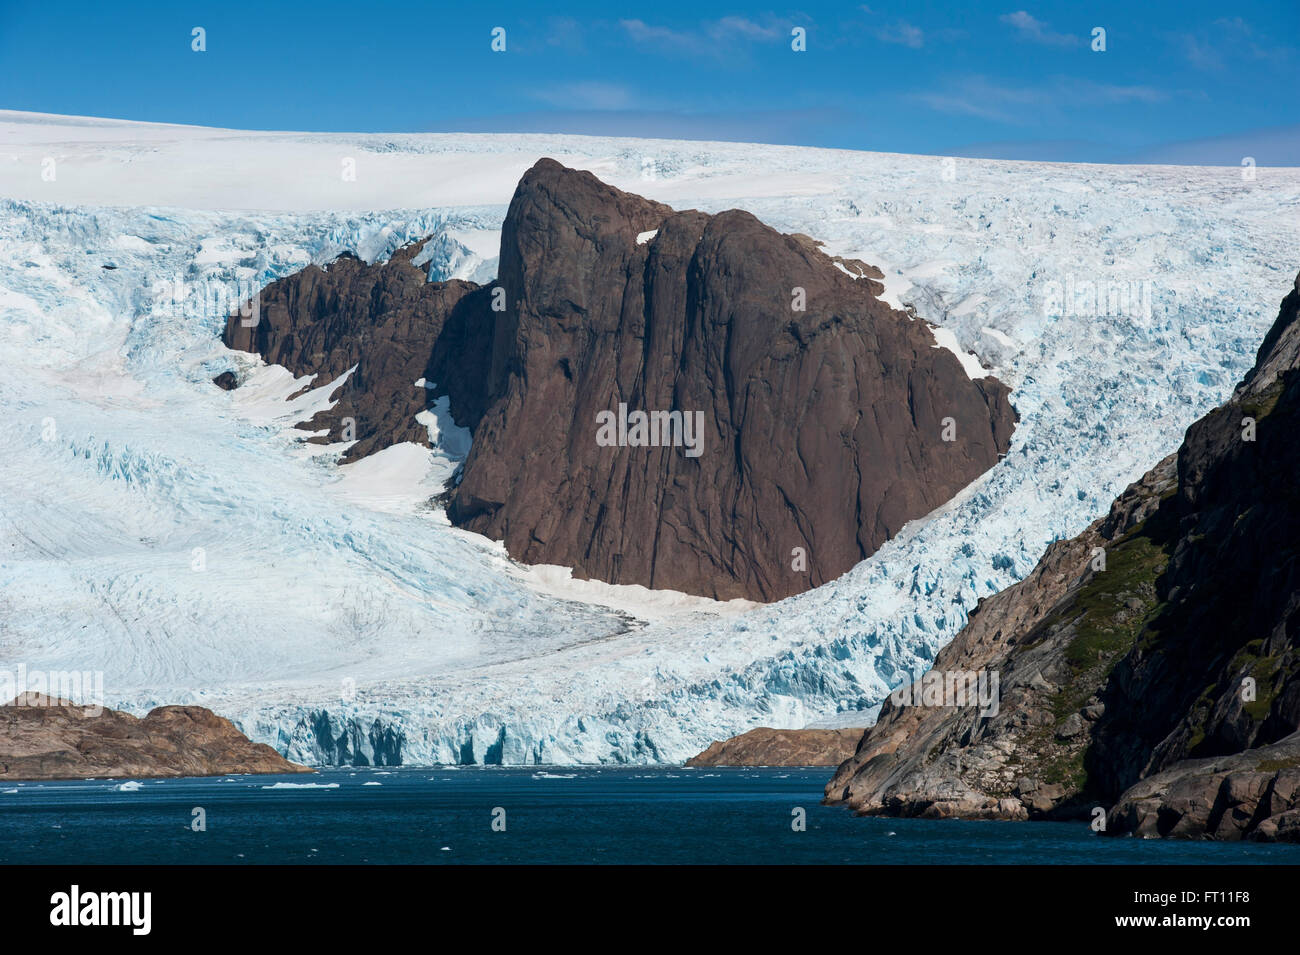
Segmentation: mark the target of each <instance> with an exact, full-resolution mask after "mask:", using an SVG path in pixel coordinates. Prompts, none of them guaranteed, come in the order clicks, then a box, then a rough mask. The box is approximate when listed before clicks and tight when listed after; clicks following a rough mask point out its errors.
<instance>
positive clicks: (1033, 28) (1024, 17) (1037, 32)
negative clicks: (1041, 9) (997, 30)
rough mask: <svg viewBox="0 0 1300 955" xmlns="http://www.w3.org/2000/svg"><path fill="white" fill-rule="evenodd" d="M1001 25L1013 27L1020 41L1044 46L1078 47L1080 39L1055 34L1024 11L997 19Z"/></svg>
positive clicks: (1068, 35)
mask: <svg viewBox="0 0 1300 955" xmlns="http://www.w3.org/2000/svg"><path fill="white" fill-rule="evenodd" d="M998 19H999V20H1001V21H1002V22H1003V23H1005V24H1007V25H1008V26H1010V27H1014V28H1015V30H1016V33H1017V34H1018V35H1019V37H1020V39H1022V40H1028V41H1030V42H1031V43H1042V44H1045V45H1046V46H1078V45H1079V44H1080V43H1082V42H1083V40H1082V38H1080V37H1077V36H1074V35H1073V34H1070V33H1056V32H1054V31H1052V30H1050V29H1048V27H1047V24H1046V23H1044V22H1043V21H1042V20H1039V19H1038V18H1037V17H1035V16H1033V15H1032V14H1030V13H1028V12H1027V11H1025V10H1017V11H1016V12H1015V13H1004V14H1002V16H1000V17H998Z"/></svg>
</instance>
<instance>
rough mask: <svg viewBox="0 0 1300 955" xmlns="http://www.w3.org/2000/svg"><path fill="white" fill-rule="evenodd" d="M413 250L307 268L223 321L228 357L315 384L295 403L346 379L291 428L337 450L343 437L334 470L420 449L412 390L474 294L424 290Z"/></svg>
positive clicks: (449, 288)
mask: <svg viewBox="0 0 1300 955" xmlns="http://www.w3.org/2000/svg"><path fill="white" fill-rule="evenodd" d="M423 246H424V242H414V243H412V244H410V245H407V246H405V247H403V248H401V249H398V250H397V251H396V252H394V253H393V255H392V256H391V257H390V258H389V259H388V261H387V262H383V263H376V264H374V265H367V264H366V263H365V262H363V261H362V260H361V259H359V258H357V257H356V256H355V255H352V254H350V253H344V254H343V255H340V256H339V257H338V258H336V259H335V260H334V261H333V262H330V263H329V264H328V265H326V266H325V267H324V268H321V267H319V266H316V265H309V266H307V268H305V269H303V270H302V271H300V272H295V273H294V274H293V275H291V276H288V277H287V278H284V279H280V280H279V281H277V282H273V283H271V284H270V285H268V286H267V287H266V288H265V289H263V290H262V292H261V295H260V302H259V308H258V310H257V311H256V312H254V313H253V314H252V315H249V316H244V315H241V314H239V313H238V312H236V313H235V314H234V315H231V316H229V317H228V318H227V319H226V331H225V335H224V336H223V341H224V342H225V343H226V345H227V346H228V347H229V348H233V349H236V350H238V351H247V352H254V353H256V354H259V355H261V356H262V358H263V359H264V360H265V361H266V362H267V363H268V364H273V365H283V366H284V367H285V368H287V369H289V371H291V372H293V374H294V375H295V376H296V377H302V376H304V375H314V376H315V378H314V379H313V380H312V381H311V383H310V384H309V385H306V386H304V388H302V389H300V391H299V392H298V394H300V393H301V392H302V391H306V390H307V389H308V388H319V387H321V386H323V385H328V384H330V383H331V382H333V381H336V380H337V379H339V378H340V377H342V376H343V375H345V374H347V373H348V372H349V370H352V373H351V374H350V375H348V377H347V379H346V381H344V382H343V383H341V384H340V385H339V386H338V387H337V388H336V389H335V391H334V392H333V393H332V394H331V396H330V397H331V399H332V400H334V401H335V402H336V403H335V404H334V405H333V407H331V408H330V409H329V410H328V411H323V412H321V413H320V414H318V415H316V416H315V417H314V418H312V419H311V420H309V421H306V422H303V423H302V425H301V426H302V427H303V428H305V429H307V430H310V431H320V432H325V433H324V434H321V435H319V436H318V437H315V438H312V439H311V440H312V441H314V442H316V443H320V444H329V443H334V442H341V441H345V440H347V439H348V437H349V429H350V436H351V437H352V438H353V439H354V440H355V441H356V443H355V444H353V445H352V446H351V447H350V448H349V449H348V451H347V452H346V453H345V455H344V457H343V461H344V462H348V461H355V460H357V459H359V458H362V457H365V456H366V455H367V454H371V453H373V452H375V451H378V450H380V449H382V448H385V447H388V446H389V445H391V444H396V443H398V442H401V441H413V442H416V443H418V444H424V445H427V444H428V443H429V440H428V430H427V429H426V428H425V427H424V425H422V424H420V423H419V422H418V421H416V420H415V416H416V415H417V414H419V413H420V412H421V411H424V410H425V408H426V407H427V406H428V404H429V399H428V395H427V392H426V390H425V389H424V388H422V387H417V385H416V382H417V381H418V380H419V379H420V378H422V377H423V376H424V371H425V366H426V365H427V363H428V361H429V355H430V354H431V353H432V351H433V347H434V343H435V342H436V341H437V338H438V335H439V333H440V332H441V331H442V328H443V325H444V323H445V322H446V321H447V320H448V318H449V317H450V316H451V315H452V314H453V313H454V312H455V311H456V308H457V306H459V305H460V304H461V302H462V300H463V299H465V298H466V297H467V296H470V295H471V293H474V292H475V291H476V290H478V286H476V285H474V283H472V282H462V281H458V280H453V281H450V282H430V281H429V280H428V276H427V275H426V274H425V272H424V270H423V269H421V268H419V267H418V266H415V265H412V264H411V260H412V259H413V258H416V257H417V256H418V255H419V253H420V251H421V249H422V248H423ZM353 369H355V370H353ZM232 378H233V376H232ZM228 384H233V382H228ZM222 387H226V385H222ZM227 390H229V389H227Z"/></svg>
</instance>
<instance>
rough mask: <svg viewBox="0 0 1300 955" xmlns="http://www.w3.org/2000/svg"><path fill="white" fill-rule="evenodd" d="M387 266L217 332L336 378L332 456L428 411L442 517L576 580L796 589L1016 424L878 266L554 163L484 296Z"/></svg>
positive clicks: (349, 265) (319, 285)
mask: <svg viewBox="0 0 1300 955" xmlns="http://www.w3.org/2000/svg"><path fill="white" fill-rule="evenodd" d="M394 260H395V261H393V262H390V263H388V264H386V265H376V266H366V265H364V264H363V263H359V262H357V261H355V260H345V261H340V262H335V263H334V264H332V265H331V266H330V267H329V268H328V269H326V270H320V269H314V270H313V269H308V270H306V271H305V272H303V273H299V275H297V276H293V277H291V278H290V279H287V280H285V281H284V282H282V283H277V284H276V285H274V286H271V288H270V289H268V290H267V291H268V293H269V294H267V293H264V295H263V302H262V316H263V317H262V321H261V323H260V324H259V325H258V326H256V327H255V328H254V329H251V330H250V329H243V328H241V327H239V321H238V316H236V317H233V318H232V319H231V321H230V324H229V325H228V327H227V335H226V342H227V344H229V345H231V347H235V348H243V349H245V350H253V351H257V352H259V353H260V354H262V356H263V357H264V358H265V359H266V360H267V361H269V362H277V363H281V364H288V367H290V368H291V369H292V370H294V371H295V372H297V373H307V372H314V373H316V374H318V375H319V376H320V377H319V378H318V379H317V381H316V384H320V383H322V382H323V381H325V380H332V379H331V376H338V375H341V374H343V373H344V372H346V371H347V370H348V369H349V368H350V367H352V365H353V364H355V365H356V366H357V370H356V371H355V372H354V373H353V375H352V376H351V377H350V378H349V379H348V381H347V384H346V385H345V386H344V387H343V390H342V392H341V398H340V403H339V405H338V406H337V407H336V408H335V409H334V410H333V411H331V412H330V413H329V415H328V417H329V419H330V420H338V419H339V417H340V416H341V415H343V414H344V413H348V414H352V415H353V416H354V417H357V419H358V422H359V423H361V424H362V427H361V430H360V432H359V433H360V434H363V435H365V437H363V438H362V441H361V442H360V443H359V444H358V445H356V446H354V448H353V449H352V450H351V451H350V452H349V455H350V456H352V457H355V456H357V455H359V454H362V453H368V452H369V451H371V450H375V449H377V448H378V447H382V446H383V445H384V444H386V443H389V442H392V441H397V440H412V439H416V440H421V439H422V438H421V436H420V435H418V434H416V432H417V431H419V430H421V429H420V428H419V427H418V426H416V425H414V424H412V423H411V422H412V419H413V417H414V414H415V413H416V412H417V411H419V410H421V408H422V405H420V401H421V400H429V399H436V398H438V397H441V396H444V395H445V396H447V397H448V398H449V400H450V410H451V414H452V416H453V418H454V419H455V420H456V422H457V423H458V424H459V425H461V426H464V427H468V428H471V429H472V431H473V447H472V449H471V451H470V454H469V457H468V459H467V460H466V461H465V464H464V467H463V470H462V472H461V474H460V479H459V481H458V483H456V485H455V487H454V488H453V489H452V490H451V491H450V493H449V495H448V498H447V502H446V503H447V513H448V516H449V517H450V519H451V520H452V522H453V523H455V524H457V525H459V526H461V527H464V528H467V529H469V530H473V531H477V532H479V533H481V534H484V535H486V536H488V537H491V538H493V539H496V540H501V541H504V542H505V545H506V548H507V550H508V551H509V553H510V554H511V556H513V557H515V558H516V559H518V560H521V561H523V562H525V563H548V564H560V565H563V566H567V567H572V568H573V569H574V574H575V576H576V577H579V578H596V579H599V580H604V581H608V582H611V583H619V584H641V585H644V586H647V587H654V588H664V589H672V590H680V591H685V592H688V593H692V594H701V595H704V596H708V597H715V598H722V599H727V598H732V597H746V598H750V599H755V600H775V599H778V598H781V597H785V596H789V595H790V594H794V593H798V592H801V591H803V590H807V589H809V588H811V587H815V586H817V585H819V584H822V583H825V582H826V581H829V580H831V579H833V578H835V577H837V576H839V575H840V574H843V573H844V572H845V571H847V570H848V569H849V568H851V567H852V566H853V565H854V564H856V563H857V562H858V561H860V560H862V559H863V558H864V557H867V556H869V555H870V554H871V553H873V552H874V551H875V550H876V549H877V548H879V547H880V545H881V544H883V543H884V542H885V541H886V540H888V539H889V538H890V537H891V536H892V535H894V534H896V533H897V532H898V531H899V530H900V529H901V528H902V526H903V525H904V524H905V523H906V522H907V521H909V520H912V519H914V518H918V517H921V516H923V515H925V514H926V513H928V512H929V511H931V510H933V509H934V508H935V507H937V506H938V505H940V504H942V503H944V502H945V501H947V500H948V499H950V498H951V497H952V495H953V494H955V493H956V492H957V491H958V490H960V489H961V488H963V487H965V486H966V485H967V484H969V483H970V482H971V481H972V480H974V479H975V478H976V477H978V476H979V475H980V474H982V473H983V472H984V471H986V470H988V468H990V467H991V466H992V465H993V464H994V463H996V461H997V459H998V456H999V454H1001V453H1003V452H1005V451H1006V448H1007V446H1008V444H1009V441H1010V436H1011V432H1012V429H1013V427H1014V424H1015V420H1016V416H1015V412H1014V411H1013V410H1012V408H1011V406H1010V404H1009V402H1008V398H1007V396H1008V390H1007V388H1006V387H1005V386H1004V385H1003V384H1001V383H1000V382H998V381H996V380H995V379H993V378H981V379H975V380H972V379H971V378H970V377H969V376H968V374H967V373H966V372H965V371H964V369H963V368H962V366H961V363H960V362H959V361H958V359H957V358H956V356H954V355H953V354H952V353H951V352H949V351H947V350H946V349H944V348H941V347H938V345H937V343H936V340H935V337H934V335H933V334H932V332H931V331H930V329H929V327H928V326H927V325H926V324H925V323H924V322H921V321H917V320H915V319H914V318H913V317H912V316H910V315H907V314H905V313H902V312H898V311H895V310H892V309H890V308H889V307H888V306H887V305H885V304H884V303H882V302H881V301H880V300H879V299H878V298H877V297H876V296H877V295H878V294H880V293H881V292H882V291H883V288H882V286H881V285H880V284H879V283H878V282H877V281H876V280H875V277H878V276H879V275H880V273H879V272H878V271H875V270H872V269H871V268H870V267H869V266H866V265H863V264H862V263H858V262H850V261H846V260H835V259H832V258H831V257H829V256H827V255H825V254H824V253H822V252H821V251H819V250H818V248H817V246H816V243H814V242H813V241H812V240H811V239H809V238H807V237H806V236H799V235H793V236H792V235H782V234H781V233H778V232H776V231H774V230H773V229H770V228H768V227H767V226H765V225H763V224H762V223H761V222H759V221H758V220H757V219H755V218H754V217H753V216H751V215H749V214H748V213H745V212H740V211H730V212H724V213H721V214H719V215H714V216H709V215H705V214H704V213H701V212H695V211H685V212H674V211H673V210H672V209H670V208H668V207H667V206H664V205H662V204H660V203H656V202H651V201H649V200H646V199H643V198H640V197H638V196H634V195H630V194H628V193H625V192H621V191H619V190H617V189H614V188H612V187H610V186H608V185H605V184H604V183H602V182H600V181H599V180H598V179H596V177H595V176H592V175H591V174H590V173H586V172H578V171H575V170H571V169H566V168H565V167H563V166H561V165H560V164H559V163H556V162H554V161H552V160H546V159H544V160H542V161H540V162H538V163H537V165H536V166H534V167H533V168H532V169H531V170H529V171H528V172H527V173H526V174H525V175H524V177H523V179H522V180H521V181H520V183H519V186H518V188H517V189H516V192H515V195H514V198H513V199H512V201H511V203H510V208H509V211H508V213H507V215H506V219H505V223H504V225H503V228H502V236H501V255H500V274H499V278H498V280H497V282H496V283H495V284H493V285H491V286H488V287H486V288H483V289H475V288H473V287H472V286H470V285H469V284H468V283H441V284H440V283H425V282H424V281H423V277H422V273H420V271H419V269H417V268H415V267H413V266H411V265H410V256H406V257H405V259H402V258H400V257H399V256H394ZM390 271H391V272H394V273H395V274H394V275H392V276H391V277H390V276H389V275H388V273H389V272H390ZM873 276H874V277H873ZM376 325H377V326H378V330H376V331H371V330H370V329H371V328H372V326H376ZM264 326H265V328H264ZM421 349H424V350H423V352H422V353H421V352H420V350H421ZM376 355H382V356H385V357H383V358H382V359H380V358H377V357H375V356H376ZM381 362H382V365H383V369H384V370H383V371H382V372H379V371H376V370H375V369H374V368H373V367H370V368H369V369H368V366H370V365H373V364H379V363H381ZM421 376H423V377H424V378H426V380H428V381H429V382H432V383H434V387H433V388H432V389H431V390H430V392H429V395H428V396H427V398H426V397H425V396H421V395H419V394H418V393H415V394H413V392H414V391H416V390H415V389H413V388H412V387H411V383H412V382H414V381H415V380H416V379H417V378H419V377H421ZM341 409H342V410H341ZM642 416H644V418H643V417H642ZM317 424H319V422H318V423H317ZM647 425H648V427H647Z"/></svg>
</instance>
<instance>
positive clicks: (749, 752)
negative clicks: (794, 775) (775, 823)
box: [686, 726, 863, 766]
mask: <svg viewBox="0 0 1300 955" xmlns="http://www.w3.org/2000/svg"><path fill="white" fill-rule="evenodd" d="M862 732H863V731H862V730H860V729H802V730H777V729H770V728H769V727H766V726H760V727H757V728H756V729H752V730H750V731H749V732H747V733H741V734H740V735H739V736H733V737H731V739H724V740H720V741H718V742H716V743H712V744H710V745H709V748H708V749H706V750H705V751H704V752H702V753H700V754H699V755H698V756H692V757H691V758H690V759H688V760H687V761H686V765H687V766H838V765H839V764H840V763H842V762H843V761H844V760H846V759H847V758H848V757H850V756H851V755H853V750H854V747H856V746H857V743H858V740H859V739H861V738H862Z"/></svg>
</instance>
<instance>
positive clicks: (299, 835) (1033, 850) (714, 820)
mask: <svg viewBox="0 0 1300 955" xmlns="http://www.w3.org/2000/svg"><path fill="white" fill-rule="evenodd" d="M827 777H828V771H826V770H787V769H644V768H636V769H546V770H534V769H499V768H464V769H454V770H448V769H416V768H410V767H402V768H397V769H392V770H383V769H334V770H326V771H324V772H321V773H318V774H316V775H313V776H234V777H224V778H222V777H218V778H211V779H174V780H163V781H154V780H143V781H140V782H138V783H126V784H125V786H124V787H123V784H122V783H121V782H120V781H113V782H107V781H104V782H101V781H93V782H56V783H13V784H4V783H0V862H3V863H46V864H74V865H80V864H87V863H108V864H152V863H164V864H168V865H174V864H185V863H209V864H210V863H218V864H225V863H229V864H255V863H290V864H296V863H319V864H322V865H328V864H330V863H541V862H560V863H590V862H597V863H602V862H603V863H697V862H699V863H874V864H924V863H972V864H981V865H988V864H1001V863H1067V864H1068V863H1123V864H1132V863H1158V864H1170V863H1174V864H1177V863H1190V864H1200V863H1220V864H1241V863H1300V847H1288V846H1267V845H1253V844H1216V843H1208V842H1164V841H1159V840H1137V839H1131V838H1118V839H1114V838H1103V837H1099V836H1096V835H1094V834H1093V833H1092V832H1091V831H1090V830H1089V829H1088V826H1087V824H1086V823H1008V822H959V821H926V820H907V819H860V818H856V817H854V816H853V815H852V814H851V813H850V812H848V811H846V810H844V809H837V808H829V807H825V806H822V805H820V800H821V794H822V787H823V785H824V784H825V782H826V780H827ZM304 783H312V784H316V786H327V787H329V788H298V787H301V786H302V785H303V784H304ZM119 787H123V788H119ZM268 787H271V788H268ZM276 787H278V788H276ZM199 807H201V808H202V809H203V810H204V811H205V813H206V822H207V830H206V831H205V832H195V831H193V830H192V828H191V826H192V822H193V820H194V819H195V815H194V812H193V810H194V809H195V808H199ZM796 808H802V809H803V810H805V811H806V819H807V828H806V831H803V832H796V831H794V830H793V829H792V825H791V824H792V822H793V821H794V820H795V818H796V816H795V814H794V810H795V809H796ZM497 809H504V810H505V813H504V818H505V831H504V832H498V831H494V830H493V826H492V824H493V818H494V810H497ZM497 818H500V814H499V813H497Z"/></svg>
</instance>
